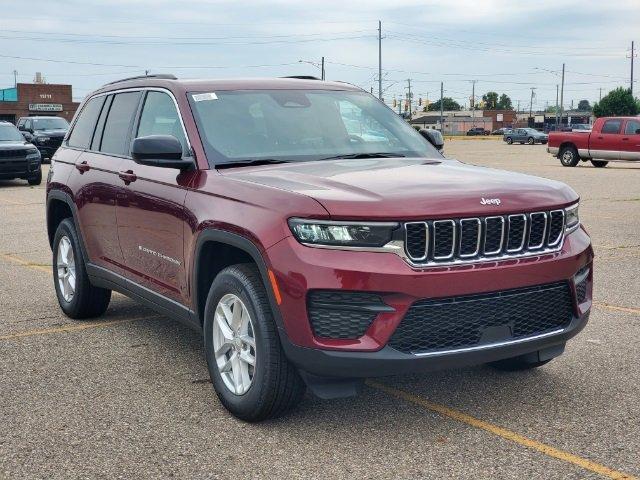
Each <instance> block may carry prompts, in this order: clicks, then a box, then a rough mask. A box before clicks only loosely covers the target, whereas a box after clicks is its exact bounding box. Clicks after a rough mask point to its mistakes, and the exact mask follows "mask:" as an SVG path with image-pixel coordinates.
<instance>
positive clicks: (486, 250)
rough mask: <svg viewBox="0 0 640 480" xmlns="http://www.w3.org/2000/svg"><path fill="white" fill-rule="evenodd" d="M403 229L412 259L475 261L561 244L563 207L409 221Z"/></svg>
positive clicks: (439, 262) (407, 252)
mask: <svg viewBox="0 0 640 480" xmlns="http://www.w3.org/2000/svg"><path fill="white" fill-rule="evenodd" d="M404 229H405V252H406V254H407V256H408V257H409V259H410V260H411V262H413V263H417V264H441V263H445V264H446V263H450V262H456V263H458V262H473V261H477V260H480V259H484V258H487V259H491V258H501V257H513V256H520V255H526V254H532V253H536V252H546V251H550V250H555V249H556V248H559V247H560V245H561V244H562V238H563V236H564V211H563V210H552V211H550V212H549V211H543V212H533V213H519V214H512V215H500V216H490V217H473V218H461V219H447V220H432V221H425V222H408V223H405V224H404Z"/></svg>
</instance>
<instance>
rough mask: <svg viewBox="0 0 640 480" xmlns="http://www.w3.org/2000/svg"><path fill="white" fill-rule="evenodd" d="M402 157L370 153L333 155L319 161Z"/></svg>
mask: <svg viewBox="0 0 640 480" xmlns="http://www.w3.org/2000/svg"><path fill="white" fill-rule="evenodd" d="M395 157H404V155H402V154H401V153H385V152H371V153H347V154H344V155H335V156H333V157H326V158H321V160H339V159H343V158H344V159H347V158H395Z"/></svg>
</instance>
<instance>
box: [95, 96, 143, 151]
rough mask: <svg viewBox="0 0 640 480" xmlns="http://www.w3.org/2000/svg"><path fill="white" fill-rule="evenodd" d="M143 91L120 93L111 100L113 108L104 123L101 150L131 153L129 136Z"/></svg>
mask: <svg viewBox="0 0 640 480" xmlns="http://www.w3.org/2000/svg"><path fill="white" fill-rule="evenodd" d="M140 95H141V92H126V93H118V94H116V95H115V96H114V98H113V101H112V102H111V108H110V109H109V114H108V116H107V121H106V122H105V124H104V131H103V133H102V142H101V143H100V151H101V152H104V153H112V154H114V155H127V154H128V153H129V137H130V133H131V125H132V124H133V117H134V116H135V113H136V110H137V109H138V103H139V101H140Z"/></svg>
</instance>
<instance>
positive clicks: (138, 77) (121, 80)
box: [105, 73, 178, 86]
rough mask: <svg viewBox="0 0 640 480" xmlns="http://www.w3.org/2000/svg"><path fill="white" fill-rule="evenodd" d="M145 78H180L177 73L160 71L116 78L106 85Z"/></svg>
mask: <svg viewBox="0 0 640 480" xmlns="http://www.w3.org/2000/svg"><path fill="white" fill-rule="evenodd" d="M143 78H158V79H165V80H177V79H178V77H176V76H175V75H173V74H171V73H158V74H155V75H138V76H136V77H127V78H121V79H120V80H114V81H113V82H109V83H105V86H106V85H113V84H114V83H120V82H127V81H129V80H142V79H143Z"/></svg>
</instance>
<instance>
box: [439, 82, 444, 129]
mask: <svg viewBox="0 0 640 480" xmlns="http://www.w3.org/2000/svg"><path fill="white" fill-rule="evenodd" d="M440 133H441V134H442V135H444V82H440Z"/></svg>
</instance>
